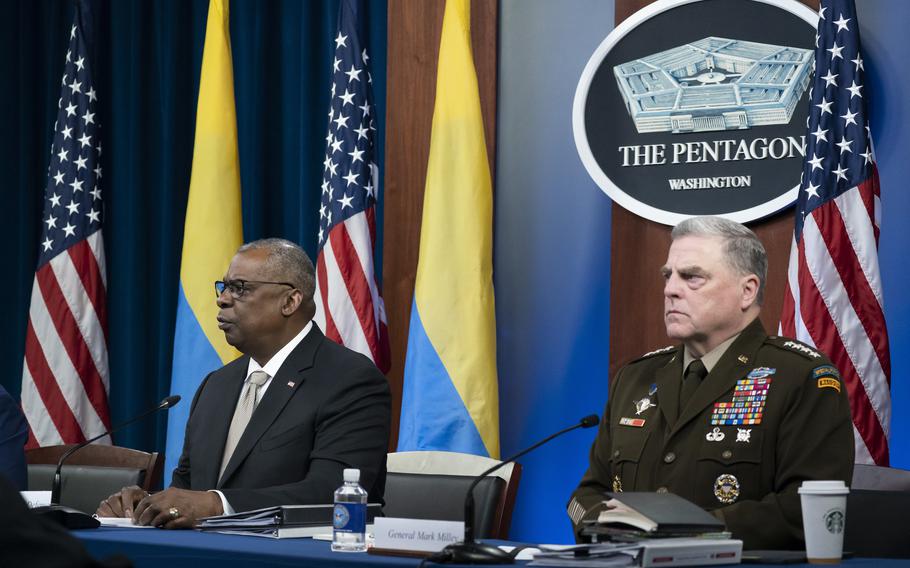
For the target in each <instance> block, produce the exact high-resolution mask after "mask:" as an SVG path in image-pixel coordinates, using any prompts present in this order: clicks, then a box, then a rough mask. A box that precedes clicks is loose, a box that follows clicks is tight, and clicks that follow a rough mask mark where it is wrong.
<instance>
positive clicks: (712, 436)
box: [705, 426, 726, 442]
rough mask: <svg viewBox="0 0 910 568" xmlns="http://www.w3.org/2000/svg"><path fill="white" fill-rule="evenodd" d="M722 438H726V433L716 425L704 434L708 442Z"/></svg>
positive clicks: (718, 440)
mask: <svg viewBox="0 0 910 568" xmlns="http://www.w3.org/2000/svg"><path fill="white" fill-rule="evenodd" d="M724 438H726V435H725V434H724V433H723V432H721V431H720V428H718V427H716V426H715V427H714V429H713V430H711V431H710V432H708V433H707V434H705V440H708V441H709V442H720V441H721V440H723V439H724Z"/></svg>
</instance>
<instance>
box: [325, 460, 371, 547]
mask: <svg viewBox="0 0 910 568" xmlns="http://www.w3.org/2000/svg"><path fill="white" fill-rule="evenodd" d="M359 482H360V470H359V469H346V470H344V485H342V486H341V487H339V488H338V490H337V491H335V510H334V512H333V514H332V528H333V529H334V531H333V536H332V550H335V551H340V552H366V549H367V539H366V530H367V492H366V491H365V490H364V489H363V487H361V486H360V483H359Z"/></svg>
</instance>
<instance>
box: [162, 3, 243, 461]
mask: <svg viewBox="0 0 910 568" xmlns="http://www.w3.org/2000/svg"><path fill="white" fill-rule="evenodd" d="M228 2H229V0H211V1H210V2H209V14H208V22H207V24H206V30H205V47H204V48H203V52H202V75H201V79H200V81H199V102H198V106H197V109H196V138H195V141H194V144H193V171H192V175H191V177H190V195H189V200H188V202H187V206H186V221H185V226H184V232H183V258H182V261H181V265H180V289H179V292H178V297H177V323H176V329H175V333H174V364H173V371H172V374H171V394H179V395H180V396H182V397H183V403H182V404H180V405H178V406H176V407H175V408H173V409H172V410H170V412H169V414H168V423H167V455H166V460H165V471H167V472H171V471H173V470H174V468H175V467H176V466H177V460H178V459H179V458H180V452H181V450H182V448H183V432H184V428H185V427H186V420H187V417H188V416H189V411H190V403H191V401H192V400H193V395H194V394H195V393H196V389H197V388H198V387H199V383H200V382H202V379H203V378H204V377H205V376H206V375H207V374H208V373H209V372H211V371H213V370H215V369H217V368H219V367H221V366H222V365H224V364H225V363H227V362H229V361H231V360H233V359H236V358H237V357H238V356H239V355H240V353H239V352H238V351H237V350H236V349H234V348H233V347H231V346H230V345H228V344H227V342H225V340H224V334H223V333H221V330H219V329H218V325H217V322H216V321H215V316H216V315H217V312H218V307H217V305H216V304H215V287H214V285H213V283H214V281H215V280H220V279H221V277H222V276H223V275H224V272H225V271H226V270H227V267H228V265H229V264H230V262H231V257H233V255H234V253H235V252H236V251H237V248H239V247H240V245H241V244H242V242H243V230H242V222H241V216H240V162H239V158H238V154H237V119H236V113H235V109H234V72H233V69H232V67H231V38H230V34H229V29H230V28H229V25H228V21H229V18H228Z"/></svg>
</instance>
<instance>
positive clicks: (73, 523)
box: [33, 395, 180, 529]
mask: <svg viewBox="0 0 910 568" xmlns="http://www.w3.org/2000/svg"><path fill="white" fill-rule="evenodd" d="M178 402H180V396H179V395H174V396H169V397H167V398H165V399H164V400H162V401H161V402H160V403H158V405H157V406H155V407H154V408H151V409H149V410H147V411H145V412H143V413H142V414H140V415H139V416H136V417H134V418H131V419H130V420H127V421H126V422H124V423H122V424H118V425H117V426H116V427H114V428H111V429H110V430H108V431H106V432H104V433H102V434H99V435H97V436H95V437H93V438H89V439H88V440H85V441H84V442H80V443H79V444H76V445H75V446H73V447H71V448H70V449H68V450H66V451H65V452H64V453H63V455H61V456H60V459H59V460H57V469H56V470H55V471H54V481H53V484H52V485H51V504H50V505H48V506H46V507H36V508H35V509H33V510H34V511H35V512H36V513H38V514H40V515H42V516H46V517H48V518H51V519H53V520H54V521H56V522H58V523H59V524H62V525H63V526H65V527H66V528H68V529H76V528H96V527H98V525H99V523H98V521H97V519H94V518H92V517H91V515H87V514H86V513H84V512H82V511H78V510H76V509H73V508H71V507H65V506H63V505H60V491H61V487H62V485H63V483H62V477H61V471H62V469H63V463H64V462H65V461H66V460H67V459H68V458H69V457H70V456H71V455H73V454H74V453H76V452H78V451H79V450H81V449H82V448H84V447H85V446H88V445H89V444H91V443H92V442H95V441H97V440H100V439H101V438H103V437H105V436H110V435H111V434H113V433H115V432H117V431H119V430H121V429H123V428H125V427H127V426H129V425H130V424H133V423H134V422H136V421H138V420H141V419H143V418H145V417H146V416H148V415H149V414H154V413H155V412H158V411H159V410H166V409H169V408H171V407H173V406H174V405H176V404H177V403H178Z"/></svg>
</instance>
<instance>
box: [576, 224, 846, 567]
mask: <svg viewBox="0 0 910 568" xmlns="http://www.w3.org/2000/svg"><path fill="white" fill-rule="evenodd" d="M672 241H673V242H672V244H671V246H670V252H669V255H668V258H667V262H666V264H665V265H664V266H663V267H662V268H661V273H662V275H663V277H664V280H665V284H664V323H665V325H666V328H667V335H668V336H669V337H670V338H671V339H673V340H678V341H681V342H682V345H681V346H678V347H667V348H664V349H661V350H658V351H654V352H652V353H648V354H646V355H644V356H642V357H641V358H639V359H637V360H635V361H632V362H631V363H629V364H628V365H626V366H625V367H623V368H622V369H620V371H619V373H618V374H617V376H616V377H615V378H614V380H613V381H612V382H611V384H610V393H609V400H608V403H607V407H606V410H605V412H604V418H603V420H602V421H601V424H600V429H599V431H598V434H597V439H596V440H595V442H594V445H593V446H592V448H591V455H590V465H589V467H588V471H587V472H586V473H585V475H584V477H583V478H582V480H581V483H579V485H578V488H577V489H576V490H575V492H574V493H573V494H572V498H571V500H570V501H569V505H568V513H569V516H570V517H571V519H572V522H573V524H574V526H575V530H576V534H578V531H579V530H580V528H581V523H582V521H584V520H590V519H596V518H597V516H598V514H599V513H600V511H602V510H603V509H604V508H605V505H604V499H605V492H621V491H623V490H625V491H657V492H672V493H676V494H677V495H680V496H682V497H685V498H686V499H689V500H690V501H692V502H694V503H697V504H698V505H700V506H701V507H704V508H705V509H707V510H709V511H712V512H713V513H714V514H715V515H716V516H718V517H719V518H720V519H722V520H723V521H724V522H725V523H726V525H727V528H728V529H729V530H730V531H732V533H733V535H734V537H735V538H740V539H742V540H743V541H744V543H745V548H747V549H758V548H801V547H802V546H803V544H802V538H803V533H802V518H801V509H800V503H799V495H798V494H797V489H798V488H799V486H800V484H801V483H802V482H803V481H804V480H807V479H840V480H843V481H844V482H846V483H849V482H850V479H851V477H852V471H853V451H854V450H853V426H852V423H851V420H850V407H849V403H848V400H847V393H846V389H845V388H844V385H843V383H842V381H841V380H840V374H839V373H838V371H837V369H836V368H835V367H834V365H832V364H831V362H830V361H829V360H828V358H827V357H825V356H824V355H823V354H821V353H819V352H818V351H816V350H815V349H813V348H811V347H809V346H807V345H804V344H802V343H799V342H797V341H794V340H791V339H787V338H783V337H776V336H769V335H768V334H767V333H765V330H764V328H763V327H762V324H761V322H760V321H759V319H758V315H759V311H760V309H761V307H760V306H761V304H762V295H763V292H764V285H765V276H766V272H767V256H766V254H765V249H764V247H763V246H762V244H761V242H760V241H759V240H758V238H757V237H756V236H755V234H754V233H753V232H752V231H750V230H749V229H747V228H746V227H744V226H743V225H740V224H739V223H735V222H732V221H728V220H725V219H721V218H716V217H696V218H692V219H689V220H687V221H684V222H682V223H680V224H679V225H677V226H676V227H675V228H674V229H673V233H672Z"/></svg>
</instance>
